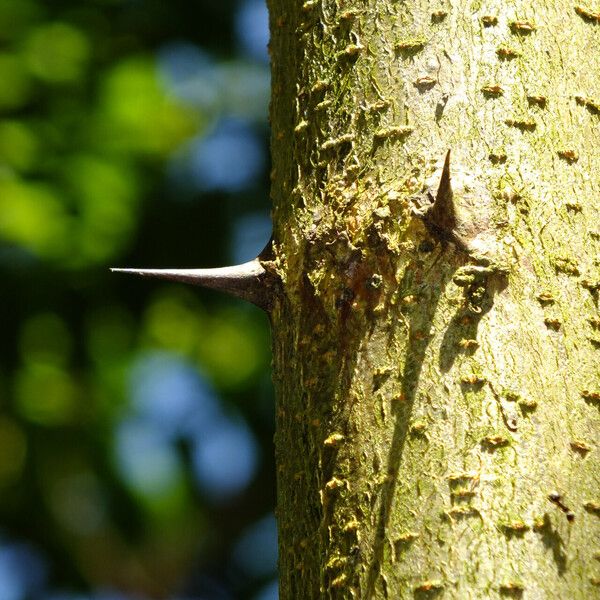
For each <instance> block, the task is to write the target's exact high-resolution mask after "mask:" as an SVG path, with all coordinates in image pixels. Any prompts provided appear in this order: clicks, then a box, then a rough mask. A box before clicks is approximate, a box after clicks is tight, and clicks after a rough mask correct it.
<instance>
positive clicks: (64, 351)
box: [20, 313, 72, 366]
mask: <svg viewBox="0 0 600 600" xmlns="http://www.w3.org/2000/svg"><path fill="white" fill-rule="evenodd" d="M20 347H21V355H22V357H23V361H24V362H25V363H31V364H46V365H56V366H61V365H62V366H64V365H65V364H66V363H67V362H68V360H69V358H70V354H71V347H72V340H71V335H70V333H69V330H68V329H67V327H66V325H65V323H64V321H62V319H60V317H58V315H55V314H52V313H45V314H40V315H36V316H34V317H32V318H31V319H29V320H28V321H26V322H25V324H24V325H23V329H22V331H21V343H20Z"/></svg>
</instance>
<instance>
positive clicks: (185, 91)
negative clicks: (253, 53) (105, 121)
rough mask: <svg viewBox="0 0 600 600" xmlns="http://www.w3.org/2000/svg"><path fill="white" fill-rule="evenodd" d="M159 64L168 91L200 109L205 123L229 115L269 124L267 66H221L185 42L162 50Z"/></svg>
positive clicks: (239, 63) (236, 63) (240, 63)
mask: <svg viewBox="0 0 600 600" xmlns="http://www.w3.org/2000/svg"><path fill="white" fill-rule="evenodd" d="M157 61H158V76H159V78H160V80H161V81H162V82H163V84H164V85H165V88H166V90H167V91H168V92H169V93H171V94H173V96H175V97H176V98H178V99H179V100H180V101H182V102H185V103H186V104H188V105H191V106H195V107H197V108H198V109H199V110H200V111H201V112H202V114H203V116H204V117H205V122H207V123H209V124H210V123H211V122H214V120H215V119H218V118H219V117H220V116H223V115H226V116H227V115H229V116H237V117H240V118H245V119H250V120H252V121H255V122H260V123H266V119H267V114H268V102H269V87H270V72H269V69H268V67H267V66H266V65H264V64H262V63H251V62H250V63H248V62H247V61H243V60H237V61H228V62H218V61H216V60H215V59H214V58H213V57H212V56H211V55H210V54H208V53H207V52H205V51H204V50H202V49H200V48H199V47H198V46H195V45H194V44H192V43H190V42H185V41H180V42H176V43H170V44H167V45H165V46H163V47H162V48H161V49H160V50H159V51H158V55H157Z"/></svg>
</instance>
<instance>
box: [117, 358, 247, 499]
mask: <svg viewBox="0 0 600 600" xmlns="http://www.w3.org/2000/svg"><path fill="white" fill-rule="evenodd" d="M129 394H130V398H131V412H130V415H129V416H128V417H126V418H125V419H124V420H123V421H122V422H121V423H120V424H119V426H118V428H117V435H116V439H115V458H116V462H117V466H118V468H119V472H120V473H121V474H122V476H123V478H124V479H125V480H126V481H127V482H128V483H129V485H130V486H132V487H133V488H134V489H136V490H138V491H139V492H140V493H142V494H145V495H150V496H156V495H161V494H164V493H167V492H168V491H169V490H170V489H171V488H172V487H173V486H174V485H176V484H177V483H178V482H179V481H180V478H181V476H182V468H183V466H182V464H181V461H180V457H179V455H178V454H177V452H176V450H175V441H176V440H178V439H185V440H187V441H188V442H189V443H190V445H191V447H192V466H193V469H194V477H195V479H196V481H197V483H198V485H199V487H200V488H201V489H202V491H203V492H204V493H205V494H206V496H207V497H209V498H211V499H215V500H220V499H226V498H228V497H230V496H232V495H235V494H236V493H238V492H239V491H241V490H242V489H243V488H245V487H246V486H247V485H248V483H249V482H250V481H251V480H252V478H253V477H254V474H255V472H256V468H257V465H258V460H259V457H258V449H257V444H256V441H255V439H254V436H253V434H252V432H251V431H250V429H249V427H248V426H247V425H246V423H245V421H244V420H243V419H242V417H241V416H240V415H238V414H235V413H227V414H225V412H224V411H223V410H222V408H221V406H220V404H219V400H218V398H217V396H216V395H215V394H214V392H213V391H212V390H211V389H210V387H209V386H208V384H207V383H206V382H205V381H204V380H203V379H202V376H201V375H200V373H199V372H198V371H197V370H196V369H195V368H194V367H192V366H191V365H190V364H189V363H187V362H186V361H185V360H184V359H182V358H181V357H179V356H177V355H175V354H170V353H168V352H156V353H149V354H147V355H144V356H142V358H140V359H139V360H138V361H137V363H136V364H135V365H134V367H133V369H132V371H131V376H130V382H129Z"/></svg>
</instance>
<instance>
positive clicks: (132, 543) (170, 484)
mask: <svg viewBox="0 0 600 600" xmlns="http://www.w3.org/2000/svg"><path fill="white" fill-rule="evenodd" d="M267 38H268V28H267V12H266V8H265V4H264V0H219V1H215V0H197V1H196V2H190V1H189V0H85V1H84V2H82V1H81V0H0V332H1V337H0V599H1V600H29V599H33V600H87V599H93V600H118V599H119V600H125V599H144V598H177V599H183V598H186V599H188V598H189V599H198V600H203V599H206V600H228V599H238V598H249V599H252V600H273V599H275V598H277V584H276V551H277V540H276V528H275V520H274V516H273V506H274V473H273V471H274V468H273V448H272V436H273V393H272V388H271V383H270V374H269V360H270V359H269V356H270V340H269V330H268V323H267V319H266V317H265V316H264V315H263V314H262V313H261V312H260V311H259V310H258V309H256V308H255V307H253V306H250V305H244V304H242V303H241V302H238V301H235V300H231V299H229V298H226V297H224V296H221V295H218V294H217V293H211V292H203V291H201V290H198V289H190V288H184V287H182V286H178V285H176V284H168V283H161V282H153V281H147V280H141V279H134V278H128V277H126V276H123V275H116V274H110V272H109V270H108V269H109V267H111V266H152V267H172V266H178V267H200V266H203V267H210V266H221V265H224V264H231V263H234V262H243V261H245V260H249V259H251V258H253V257H254V256H255V255H256V254H257V253H258V251H260V249H261V248H262V247H263V246H264V244H265V242H266V241H267V239H268V238H269V234H270V220H269V201H268V185H267V184H268V171H269V158H268V142H267V104H268V94H269V69H268V57H267V49H266V44H267Z"/></svg>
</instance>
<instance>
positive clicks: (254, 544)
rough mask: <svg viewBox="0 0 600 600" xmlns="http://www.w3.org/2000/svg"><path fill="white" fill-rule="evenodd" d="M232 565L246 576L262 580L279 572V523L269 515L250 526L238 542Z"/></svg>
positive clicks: (273, 516) (234, 549)
mask: <svg viewBox="0 0 600 600" xmlns="http://www.w3.org/2000/svg"><path fill="white" fill-rule="evenodd" d="M231 559H232V563H233V565H234V567H236V568H237V569H239V570H240V571H242V573H243V574H244V576H246V577H252V578H255V579H262V578H264V577H268V576H269V575H273V574H274V573H275V572H276V570H277V523H276V521H275V515H273V514H269V515H267V516H265V517H263V518H262V519H260V520H259V521H256V522H255V523H253V524H252V525H250V526H249V527H248V528H247V529H246V530H245V531H244V532H242V534H241V536H240V537H239V539H238V540H237V542H236V544H235V546H234V548H233V552H232V557H231Z"/></svg>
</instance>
